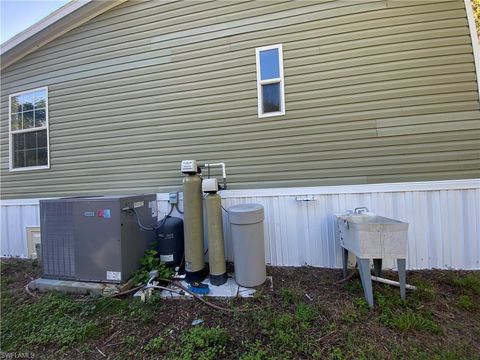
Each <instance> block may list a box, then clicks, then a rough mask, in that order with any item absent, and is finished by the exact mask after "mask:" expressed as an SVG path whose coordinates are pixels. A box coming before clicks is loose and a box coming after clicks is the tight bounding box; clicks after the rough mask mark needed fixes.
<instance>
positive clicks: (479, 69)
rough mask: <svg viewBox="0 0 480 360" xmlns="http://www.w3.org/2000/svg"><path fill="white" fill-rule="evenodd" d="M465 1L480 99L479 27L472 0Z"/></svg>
mask: <svg viewBox="0 0 480 360" xmlns="http://www.w3.org/2000/svg"><path fill="white" fill-rule="evenodd" d="M463 1H464V2H465V10H466V12H467V19H468V27H469V29H470V38H471V40H472V50H473V58H474V60H475V72H476V73H477V90H478V99H479V101H480V44H479V41H480V40H479V39H478V35H477V27H476V25H475V17H474V16H473V9H472V2H471V0H463Z"/></svg>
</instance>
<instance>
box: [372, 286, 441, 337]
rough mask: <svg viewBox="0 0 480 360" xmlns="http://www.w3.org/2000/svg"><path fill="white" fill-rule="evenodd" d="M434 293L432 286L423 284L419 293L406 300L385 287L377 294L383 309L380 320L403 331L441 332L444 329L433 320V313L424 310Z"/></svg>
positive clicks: (377, 299) (378, 302) (379, 304)
mask: <svg viewBox="0 0 480 360" xmlns="http://www.w3.org/2000/svg"><path fill="white" fill-rule="evenodd" d="M422 289H423V290H422ZM434 293H435V292H434V290H433V288H432V287H428V286H426V285H422V286H419V290H418V292H417V293H414V294H411V296H408V297H407V300H406V301H404V300H402V299H401V298H400V297H399V296H398V293H396V292H393V291H392V289H389V288H385V289H384V290H383V292H379V293H378V294H377V295H376V301H377V304H378V306H379V307H380V309H381V315H380V316H379V320H380V322H382V323H383V324H385V325H386V326H388V327H390V328H392V329H396V330H399V331H402V332H408V331H412V330H417V331H424V332H430V333H433V334H440V333H441V332H442V329H441V328H440V326H439V325H438V324H437V323H436V322H435V321H434V320H433V318H432V315H431V313H429V312H428V311H425V310H422V307H423V306H422V304H424V303H425V302H428V301H429V299H431V298H432V296H433V297H434V296H435V295H434ZM432 294H433V295H432Z"/></svg>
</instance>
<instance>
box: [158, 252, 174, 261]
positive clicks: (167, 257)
mask: <svg viewBox="0 0 480 360" xmlns="http://www.w3.org/2000/svg"><path fill="white" fill-rule="evenodd" d="M160 261H163V262H169V261H173V254H169V255H160Z"/></svg>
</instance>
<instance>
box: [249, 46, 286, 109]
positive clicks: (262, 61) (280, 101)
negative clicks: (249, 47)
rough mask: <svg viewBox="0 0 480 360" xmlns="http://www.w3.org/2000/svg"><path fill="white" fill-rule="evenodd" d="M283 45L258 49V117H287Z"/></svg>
mask: <svg viewBox="0 0 480 360" xmlns="http://www.w3.org/2000/svg"><path fill="white" fill-rule="evenodd" d="M282 52H283V50H282V45H271V46H264V47H260V48H257V49H256V57H257V94H258V117H266V116H276V115H285V93H284V87H283V54H282Z"/></svg>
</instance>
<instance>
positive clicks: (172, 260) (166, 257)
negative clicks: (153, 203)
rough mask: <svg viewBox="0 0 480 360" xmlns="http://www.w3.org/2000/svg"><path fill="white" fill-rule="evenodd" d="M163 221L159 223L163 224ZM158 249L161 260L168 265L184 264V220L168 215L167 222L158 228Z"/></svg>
mask: <svg viewBox="0 0 480 360" xmlns="http://www.w3.org/2000/svg"><path fill="white" fill-rule="evenodd" d="M161 223H162V221H161V222H160V223H159V224H158V225H159V226H160V225H161ZM157 243H158V245H157V251H158V255H159V256H160V260H161V261H163V262H164V263H165V264H166V265H167V266H168V267H172V268H174V267H176V266H180V265H181V264H182V260H183V254H184V244H183V220H182V219H180V218H178V217H171V216H168V217H167V218H166V219H165V223H164V224H163V225H162V226H160V228H159V229H158V230H157Z"/></svg>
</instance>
